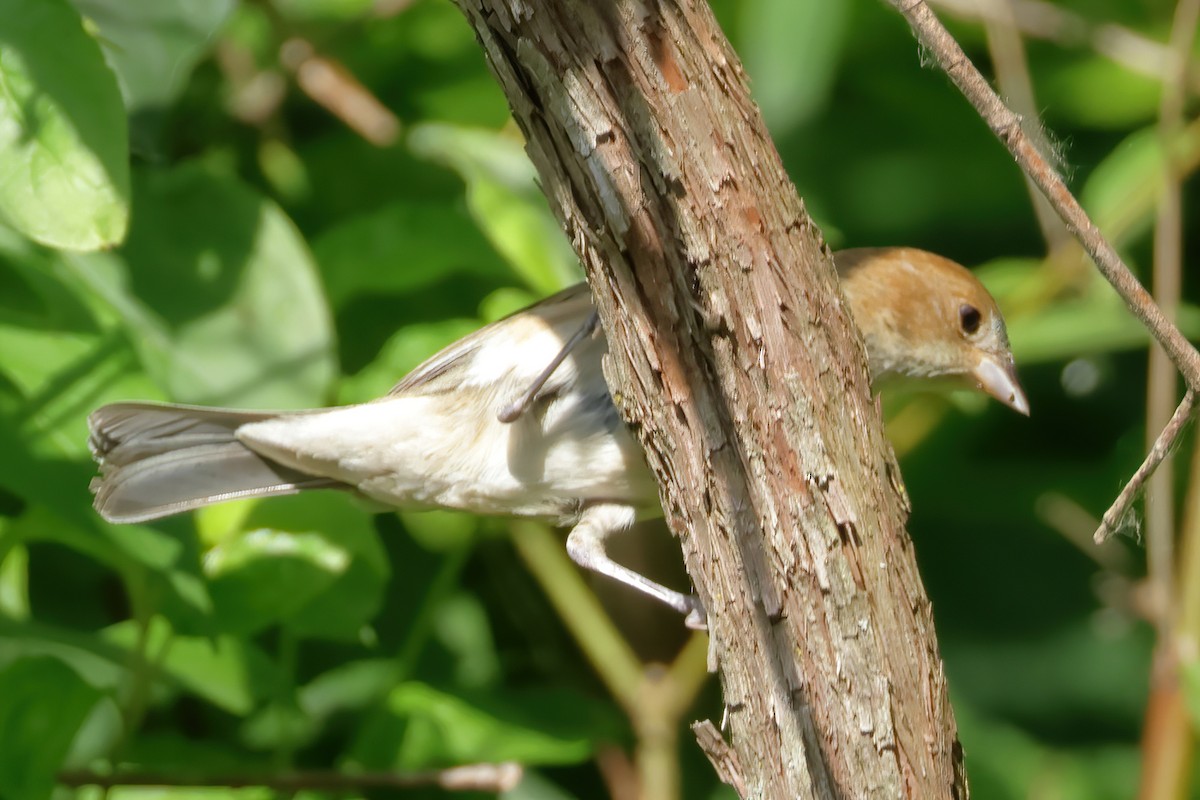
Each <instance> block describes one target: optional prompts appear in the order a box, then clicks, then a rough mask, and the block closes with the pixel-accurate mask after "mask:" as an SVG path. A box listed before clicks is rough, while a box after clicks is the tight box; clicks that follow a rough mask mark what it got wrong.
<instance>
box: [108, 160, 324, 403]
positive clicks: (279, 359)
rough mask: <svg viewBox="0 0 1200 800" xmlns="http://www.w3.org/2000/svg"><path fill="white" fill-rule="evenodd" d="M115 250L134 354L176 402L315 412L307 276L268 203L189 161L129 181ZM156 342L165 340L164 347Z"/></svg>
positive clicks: (288, 231)
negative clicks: (121, 260) (128, 299)
mask: <svg viewBox="0 0 1200 800" xmlns="http://www.w3.org/2000/svg"><path fill="white" fill-rule="evenodd" d="M134 198H135V202H136V204H137V208H138V214H137V217H136V218H135V220H134V225H133V227H132V228H131V230H130V232H129V240H128V241H127V242H126V244H125V247H124V248H123V249H122V255H123V256H124V257H125V260H126V262H127V263H128V266H129V278H130V283H131V288H132V291H133V294H134V295H135V296H136V297H137V298H138V299H139V300H140V301H141V303H142V304H144V306H145V307H147V308H150V309H153V310H154V313H155V315H157V316H158V317H161V319H162V320H169V323H168V322H157V321H155V320H154V319H153V317H152V316H151V315H145V316H141V317H139V316H130V317H128V318H127V322H128V324H129V325H130V326H131V327H132V328H133V330H134V332H135V333H137V334H139V335H138V336H137V338H136V341H137V342H138V344H139V346H140V347H141V349H142V357H143V360H144V362H145V363H146V365H147V368H148V369H149V370H150V372H151V374H153V375H155V376H156V377H157V378H158V379H159V380H160V381H161V382H162V384H163V386H164V388H165V389H166V391H167V393H168V394H169V395H170V396H171V397H173V398H175V399H178V400H183V401H186V402H195V403H205V404H218V405H240V406H252V407H264V406H267V407H293V408H294V407H298V406H315V405H323V404H324V403H325V401H326V400H327V398H328V397H329V393H330V389H331V385H332V382H333V380H334V377H335V375H336V372H337V367H336V358H335V353H334V344H333V330H332V321H331V319H330V313H329V309H328V307H327V305H326V303H325V297H324V293H323V292H322V290H321V285H320V282H319V280H318V278H317V271H316V267H315V265H314V263H313V259H312V256H311V254H310V253H309V252H308V249H307V247H306V246H305V244H304V241H303V239H302V238H301V236H300V234H299V232H298V231H297V230H296V228H295V226H294V225H293V224H292V222H291V220H289V219H288V218H287V216H286V215H285V214H284V213H283V212H282V211H281V210H280V209H279V207H278V206H276V205H275V204H274V203H272V202H271V201H269V200H267V199H266V198H264V197H262V196H261V195H259V194H258V193H257V192H255V191H254V190H253V189H251V188H250V187H248V186H246V185H245V184H243V183H241V182H240V181H237V180H234V179H232V178H228V177H223V176H220V175H214V174H210V173H209V172H208V171H206V170H205V169H204V168H203V167H202V166H201V165H199V164H195V163H193V164H189V165H185V166H183V167H179V168H176V169H172V170H165V171H147V172H145V173H142V174H139V175H138V176H137V180H136V181H135V185H134ZM164 340H165V341H164Z"/></svg>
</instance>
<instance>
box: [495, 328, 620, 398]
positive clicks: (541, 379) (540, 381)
mask: <svg viewBox="0 0 1200 800" xmlns="http://www.w3.org/2000/svg"><path fill="white" fill-rule="evenodd" d="M599 323H600V317H599V316H598V315H597V314H596V310H595V309H592V312H591V313H590V314H588V318H587V320H585V321H584V323H583V325H582V326H580V328H579V330H577V331H575V333H573V334H572V335H571V338H570V339H567V343H566V344H564V345H563V346H562V350H559V351H558V355H556V356H555V357H554V358H553V359H551V360H550V364H549V365H548V366H547V367H546V368H545V369H544V370H542V372H541V374H539V375H538V376H537V377H536V378H534V379H533V383H531V384H530V385H529V388H528V389H526V390H525V393H524V394H522V395H521V396H520V397H518V398H517V399H516V400H514V401H512V402H511V403H509V404H508V405H506V406H505V407H504V408H502V409H500V411H499V413H497V414H496V418H497V419H498V420H500V421H501V422H516V421H517V420H518V419H520V418H521V415H522V414H524V413H525V411H526V410H527V409H528V408H529V406H530V405H531V404H532V403H533V400H534V398H535V397H537V393H538V392H540V391H541V390H542V387H543V386H545V385H546V381H548V380H550V376H551V375H553V374H554V370H556V369H558V367H559V365H560V364H562V362H564V361H566V359H567V356H569V355H570V354H571V351H572V350H574V349H575V346H576V345H578V344H579V343H580V342H582V341H583V340H584V339H586V338H587V337H589V336H591V335H592V333H594V332H595V330H596V326H597V325H598V324H599Z"/></svg>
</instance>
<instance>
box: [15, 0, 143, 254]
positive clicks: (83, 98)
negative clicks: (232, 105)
mask: <svg viewBox="0 0 1200 800" xmlns="http://www.w3.org/2000/svg"><path fill="white" fill-rule="evenodd" d="M0 19H3V20H4V24H3V25H0V216H2V217H4V218H6V219H7V220H8V221H9V222H10V223H11V224H12V225H13V226H14V227H15V228H17V229H18V230H19V231H20V232H21V233H23V234H25V235H26V236H28V237H30V238H31V239H35V240H37V241H39V242H42V243H44V244H48V245H51V246H53V247H62V248H69V249H73V250H94V249H97V248H100V247H108V246H111V245H114V244H116V243H118V242H120V241H121V240H122V239H123V238H124V236H125V230H126V226H127V224H128V218H129V154H128V151H129V141H128V139H129V134H128V127H127V125H126V120H125V112H124V109H123V107H122V105H121V94H120V91H119V90H118V88H117V82H116V79H115V78H114V77H113V74H112V72H110V71H109V69H108V66H107V65H106V64H105V63H104V57H103V55H102V54H101V52H100V46H99V45H98V44H97V43H96V41H95V40H94V39H93V38H92V37H90V36H88V35H87V33H85V31H84V28H83V24H82V22H81V20H80V19H79V15H78V14H77V13H76V12H75V10H74V9H73V8H71V6H70V5H68V4H67V2H66V0H0Z"/></svg>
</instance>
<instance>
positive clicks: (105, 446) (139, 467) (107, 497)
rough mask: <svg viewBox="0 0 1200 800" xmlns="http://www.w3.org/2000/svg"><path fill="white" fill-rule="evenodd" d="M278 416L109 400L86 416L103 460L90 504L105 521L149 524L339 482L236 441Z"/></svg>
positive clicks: (96, 450)
mask: <svg viewBox="0 0 1200 800" xmlns="http://www.w3.org/2000/svg"><path fill="white" fill-rule="evenodd" d="M275 416H278V414H275V413H271V412H261V411H258V412H256V411H232V410H228V409H220V408H201V407H197V406H181V405H166V404H156V403H114V404H112V405H107V406H104V407H103V408H99V409H97V410H96V411H94V412H92V414H91V416H89V417H88V429H89V431H90V437H89V439H88V446H89V447H90V448H91V451H92V456H93V457H94V458H95V459H96V462H97V463H98V464H99V465H100V477H98V478H96V479H94V480H93V481H92V485H91V489H92V492H93V494H95V495H96V497H95V500H94V501H93V505H94V506H95V508H96V511H97V512H99V514H100V516H102V517H104V519H106V520H108V521H109V522H146V521H147V520H152V519H158V518H159V517H166V516H170V515H172V514H179V513H182V512H185V511H191V510H192V509H196V508H200V507H201V506H207V505H211V504H212V503H220V502H222V501H224V500H233V499H237V498H245V497H269V496H271V495H279V494H294V493H296V492H298V491H300V490H301V489H316V488H324V487H331V486H339V485H340V484H338V483H337V482H336V481H331V480H329V479H328V478H321V477H316V476H313V475H308V474H306V473H303V472H301V471H299V470H295V469H292V468H290V467H285V466H283V465H282V464H279V463H276V462H274V461H271V460H270V459H268V458H264V457H263V456H260V455H259V454H257V453H255V452H254V451H253V450H251V449H250V448H248V447H246V446H245V445H244V444H242V443H241V442H240V441H238V439H237V435H236V434H237V429H238V428H239V427H241V426H242V425H245V424H246V423H248V422H257V421H259V420H264V419H270V418H271V417H275Z"/></svg>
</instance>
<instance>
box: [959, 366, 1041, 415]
mask: <svg viewBox="0 0 1200 800" xmlns="http://www.w3.org/2000/svg"><path fill="white" fill-rule="evenodd" d="M971 376H972V377H973V378H975V380H976V381H978V382H979V388H980V390H982V391H985V392H987V393H988V394H990V395H991V396H992V397H994V398H996V399H997V400H999V401H1000V402H1001V403H1004V405H1006V406H1008V407H1009V408H1011V409H1012V410H1013V411H1016V412H1017V413H1019V414H1024V415H1025V416H1027V417H1028V416H1029V401H1028V400H1026V399H1025V390H1023V389H1022V388H1021V384H1020V382H1019V381H1018V380H1017V369H1016V366H1014V364H1013V362H1012V356H1009V357H1008V359H1006V360H1005V361H1004V362H1003V363H1001V362H999V361H997V360H995V359H994V358H993V357H991V356H984V357H983V358H982V359H981V360H980V362H979V364H977V365H976V367H975V369H974V370H973V371H972V372H971Z"/></svg>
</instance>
